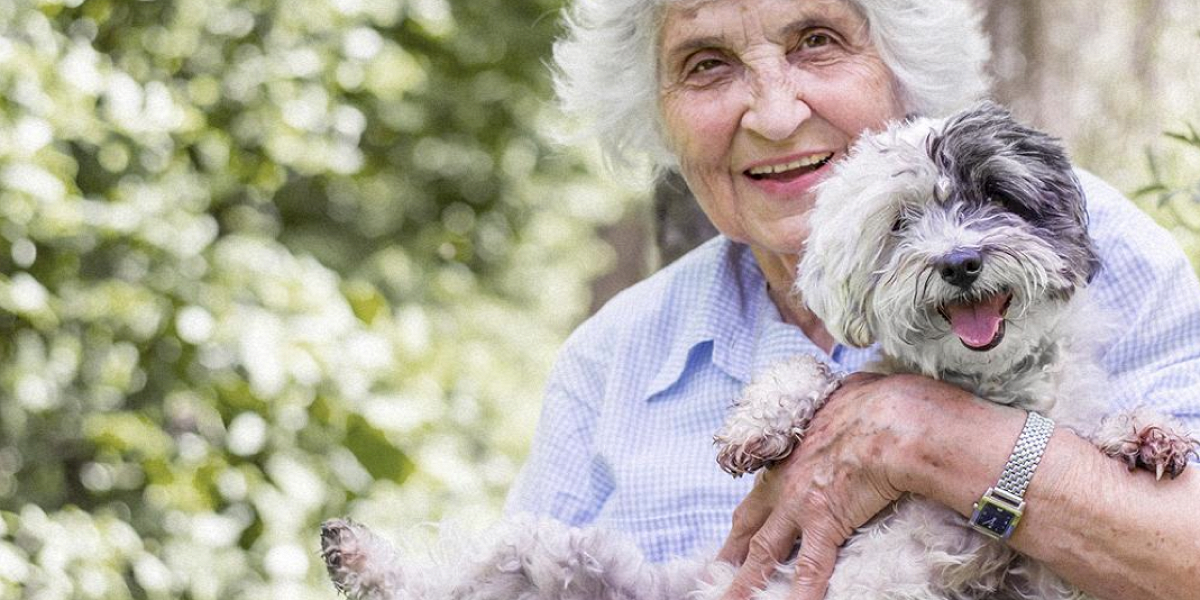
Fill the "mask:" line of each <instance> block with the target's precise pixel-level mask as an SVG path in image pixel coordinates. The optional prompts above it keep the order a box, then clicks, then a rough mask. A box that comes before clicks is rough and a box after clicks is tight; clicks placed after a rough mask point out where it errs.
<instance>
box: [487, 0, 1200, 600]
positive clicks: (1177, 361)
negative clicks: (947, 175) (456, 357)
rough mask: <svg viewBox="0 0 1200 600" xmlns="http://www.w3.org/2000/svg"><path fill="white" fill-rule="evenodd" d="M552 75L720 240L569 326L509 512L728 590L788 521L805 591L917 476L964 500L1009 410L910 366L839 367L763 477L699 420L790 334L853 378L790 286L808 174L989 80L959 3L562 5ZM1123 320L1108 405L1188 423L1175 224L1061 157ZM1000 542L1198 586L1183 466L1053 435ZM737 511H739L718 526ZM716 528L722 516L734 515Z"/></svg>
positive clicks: (993, 465)
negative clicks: (719, 460) (699, 570)
mask: <svg viewBox="0 0 1200 600" xmlns="http://www.w3.org/2000/svg"><path fill="white" fill-rule="evenodd" d="M567 25H568V33H567V35H566V37H565V38H564V39H562V40H561V41H560V42H559V43H558V45H557V46H556V47H555V61H556V65H557V67H558V80H557V83H558V91H559V94H560V97H561V100H562V103H563V106H564V107H565V108H566V110H567V111H569V112H571V113H574V114H576V115H580V116H582V117H584V118H585V121H586V122H587V123H589V124H590V125H591V126H592V127H593V130H592V132H593V133H594V134H595V135H596V136H597V137H598V138H599V139H600V140H601V141H602V143H603V144H604V147H605V148H606V149H607V151H608V152H609V154H610V156H612V157H613V158H614V159H617V160H618V161H619V160H622V159H626V158H630V157H632V156H635V155H639V154H641V155H647V156H649V157H651V159H652V160H653V161H654V162H655V164H657V165H659V166H660V167H663V168H667V169H677V170H678V171H679V172H680V173H681V174H682V175H683V177H684V178H685V179H686V181H687V183H688V185H689V187H690V188H691V190H692V191H693V193H694V194H695V196H696V198H697V200H698V202H699V203H700V205H701V207H702V208H703V210H704V212H705V214H707V216H708V217H709V219H711V221H712V222H713V224H714V225H715V226H716V228H717V229H718V230H719V231H720V233H721V234H722V235H720V236H718V237H717V238H716V239H714V240H713V241H711V242H709V243H707V244H705V245H704V246H702V247H700V248H698V249H696V250H695V251H693V252H692V253H690V254H689V255H688V256H686V257H684V258H683V259H681V260H679V261H677V262H676V263H674V264H672V265H671V266H669V267H667V268H665V269H663V270H662V271H660V272H659V273H657V274H655V275H654V276H653V277H651V278H649V279H647V280H646V281H643V282H641V283H640V284H638V285H636V286H634V287H632V288H631V289H629V290H627V291H626V292H625V293H623V294H622V295H620V296H619V297H617V298H616V299H614V300H613V301H612V302H610V303H609V305H608V306H606V307H605V308H604V309H602V310H601V311H600V312H599V313H597V314H596V315H595V316H594V317H593V318H591V319H590V320H589V321H587V322H586V323H584V324H583V325H582V326H580V327H579V329H578V330H577V331H576V332H575V333H574V334H573V335H572V336H571V338H570V339H569V341H568V342H567V344H566V345H565V347H564V348H563V350H562V352H561V355H560V358H559V360H558V362H557V365H556V368H555V370H554V372H553V375H552V377H551V380H550V382H549V385H548V389H547V392H546V398H545V407H544V412H543V416H542V420H541V424H540V426H539V429H538V432H537V435H536V438H535V441H534V447H533V451H532V454H531V457H530V459H529V462H528V464H527V466H526V469H525V471H524V473H523V475H522V478H521V481H520V482H519V484H518V486H517V488H516V489H515V490H514V491H513V493H512V495H511V497H510V500H509V506H508V509H509V510H510V511H512V512H517V511H529V512H535V513H542V514H548V515H551V516H554V517H556V518H558V519H560V520H562V521H565V522H567V523H570V524H597V525H601V526H604V527H609V528H615V529H619V530H623V531H626V532H628V533H629V534H630V535H631V536H632V537H633V538H634V539H635V540H636V541H637V542H638V544H639V545H640V546H641V547H642V548H643V549H644V551H645V552H646V553H647V555H648V556H650V557H652V558H654V559H658V560H664V559H667V558H669V557H672V556H676V555H686V554H689V553H693V552H698V551H703V550H705V549H711V548H716V547H718V546H719V545H720V544H721V541H722V540H724V545H723V547H722V548H721V551H720V555H721V557H722V558H724V559H727V560H729V561H731V562H734V563H737V564H741V568H740V570H739V572H738V576H737V579H736V581H735V584H734V586H733V588H732V589H731V591H730V595H731V596H733V597H744V596H745V595H746V594H747V593H748V591H749V590H750V589H752V588H755V587H757V586H759V585H760V584H761V582H762V581H763V580H764V578H765V574H766V573H767V572H768V571H769V569H771V568H773V566H774V565H775V564H776V562H777V561H782V560H783V559H784V558H785V557H786V556H787V555H788V554H789V553H790V552H791V551H792V550H793V547H794V545H795V543H796V541H797V540H798V539H799V540H800V541H801V543H800V546H799V550H798V552H799V561H798V564H797V571H796V574H795V581H796V584H795V597H797V598H805V599H817V598H821V597H822V596H823V594H824V589H825V585H826V582H827V579H828V577H829V575H830V573H831V572H832V570H833V568H834V563H835V561H836V558H837V549H838V547H839V545H840V544H841V543H842V542H843V541H844V540H845V539H846V538H847V536H848V535H849V534H850V533H851V532H852V531H853V529H854V528H855V527H857V526H859V525H861V524H863V523H865V522H866V521H867V520H869V519H870V518H871V517H872V516H873V515H875V514H876V513H877V512H879V511H881V510H882V509H884V508H885V507H886V506H888V504H889V503H891V502H892V501H894V500H896V499H897V498H899V497H900V496H901V495H902V494H903V493H906V492H911V493H917V494H920V495H923V496H925V497H927V498H929V499H931V500H933V501H935V502H938V503H941V504H943V505H945V506H947V507H950V508H951V509H953V510H956V511H958V512H960V513H962V514H963V515H964V516H965V515H969V514H970V513H971V508H972V504H973V503H974V502H975V501H976V500H977V499H979V496H980V494H981V492H982V491H983V490H985V489H987V488H988V487H989V486H991V485H992V484H993V483H994V482H995V481H996V479H997V476H998V474H999V473H1000V472H1001V470H1002V468H1003V467H1004V465H1005V463H1006V460H1007V459H1008V456H1009V454H1010V452H1011V451H1012V449H1013V442H1014V440H1015V439H1016V438H1017V434H1018V432H1020V431H1021V429H1022V425H1023V423H1024V422H1025V420H1026V415H1025V414H1024V412H1023V411H1020V410H1018V409H1014V408H1010V407H1005V406H1000V405H995V404H990V403H982V402H979V401H977V400H973V399H972V398H971V396H970V395H969V394H967V393H966V392H964V391H962V390H960V389H957V388H954V387H952V386H949V385H947V384H944V383H941V382H938V381H934V380H932V379H928V378H924V377H919V376H890V377H881V376H871V375H855V376H851V377H850V378H849V380H848V382H847V383H846V385H844V386H843V387H842V388H841V389H840V391H838V392H837V393H836V394H835V395H834V396H833V397H832V398H831V399H830V400H829V402H828V403H827V404H826V405H825V406H824V407H823V408H822V409H821V410H820V411H819V412H818V414H817V415H816V417H815V419H814V421H813V424H812V427H811V429H810V431H809V433H808V435H807V437H806V439H805V441H804V443H803V444H802V445H801V446H800V448H799V450H798V451H797V452H795V453H793V455H792V456H790V457H789V458H788V459H787V460H786V461H784V462H783V463H780V464H779V465H777V466H775V467H774V468H773V469H771V470H770V471H768V472H766V473H765V475H764V476H762V477H760V478H758V480H757V481H754V482H752V481H749V480H745V479H742V480H735V479H732V478H730V477H728V476H727V475H725V474H724V473H723V472H721V470H720V469H719V468H718V467H717V465H716V463H715V462H714V453H715V451H714V449H713V446H712V443H711V441H710V440H711V434H712V433H713V432H714V431H716V430H717V429H718V428H719V426H720V424H721V422H722V419H723V417H724V415H725V413H726V410H727V408H728V406H729V404H730V402H731V400H732V399H733V398H734V397H736V396H737V394H738V392H739V389H740V388H742V387H743V386H744V385H745V384H746V383H747V382H748V380H749V378H750V376H751V374H753V373H754V372H755V371H757V370H760V369H762V368H763V367H765V366H767V365H770V364H772V363H774V362H776V361H778V360H780V359H781V358H783V357H786V356H789V355H794V354H801V353H808V354H815V355H817V356H820V357H822V359H823V360H825V361H826V362H828V363H829V364H831V365H833V366H834V367H835V368H836V369H839V370H846V371H854V370H856V369H858V368H859V367H860V366H861V365H863V364H864V363H866V362H867V361H869V360H871V359H872V358H874V357H875V356H876V350H874V349H871V348H867V349H857V348H850V347H844V346H841V345H839V344H838V343H836V341H835V340H834V339H833V338H832V337H831V336H830V334H829V333H828V332H827V331H826V329H825V327H824V325H823V324H822V323H821V322H820V320H819V319H817V318H816V317H815V316H814V315H813V314H812V313H811V312H810V311H809V310H808V309H806V307H805V304H804V299H803V298H797V297H795V296H794V295H793V294H791V290H792V284H793V281H794V279H795V277H796V272H795V269H796V266H797V263H798V255H799V253H801V252H803V248H804V242H805V239H806V237H807V236H808V233H809V230H808V225H807V218H806V215H807V213H808V211H809V209H810V207H811V206H812V204H813V200H814V198H813V196H814V192H813V190H814V186H815V185H816V184H817V183H818V182H820V181H821V180H822V178H823V177H825V176H826V174H827V173H828V172H829V170H830V166H829V165H830V163H832V162H833V161H836V160H838V159H839V158H840V157H841V156H843V155H844V154H845V153H846V151H847V149H848V148H849V147H850V146H851V144H853V143H854V141H855V139H856V138H857V137H858V136H859V135H860V134H861V133H862V132H864V131H866V130H878V129H880V128H882V127H883V126H884V125H885V124H886V123H887V122H888V121H889V120H894V119H897V118H900V117H903V116H905V115H909V114H920V115H929V116H940V115H944V114H946V113H948V112H950V111H953V110H956V109H959V108H962V107H963V106H965V105H966V104H968V103H970V102H971V101H972V100H973V99H975V98H977V97H979V96H981V95H982V94H984V93H985V92H986V78H985V76H984V75H983V68H984V64H985V62H986V59H987V54H988V44H987V42H986V39H985V38H984V36H983V34H982V33H981V32H980V29H979V18H978V15H977V14H975V12H974V10H973V9H972V8H971V6H970V4H969V3H968V2H965V1H955V0H700V1H691V0H679V1H670V0H575V4H574V7H573V9H572V11H571V12H570V13H569V18H568V20H567ZM1079 176H1080V179H1081V181H1082V183H1083V186H1084V189H1085V192H1086V194H1087V197H1088V210H1089V212H1090V217H1091V233H1092V235H1093V236H1094V238H1095V239H1096V243H1097V246H1098V248H1099V251H1100V254H1101V257H1102V259H1103V261H1104V265H1105V268H1104V270H1103V271H1102V272H1101V274H1100V275H1099V276H1098V277H1097V278H1096V279H1095V281H1094V283H1093V284H1092V289H1093V296H1094V297H1095V298H1096V299H1097V300H1098V301H1099V302H1101V303H1102V304H1104V305H1105V307H1106V308H1108V309H1110V310H1112V311H1114V312H1115V313H1116V314H1119V315H1120V316H1121V318H1120V320H1119V327H1120V332H1119V335H1117V336H1116V337H1115V339H1114V340H1113V341H1112V342H1111V343H1110V344H1109V345H1108V346H1107V347H1106V348H1105V352H1104V356H1103V364H1104V366H1105V367H1106V368H1107V369H1108V370H1109V372H1110V373H1111V374H1112V376H1113V382H1114V385H1115V386H1117V388H1118V392H1119V393H1118V394H1117V396H1118V397H1119V398H1120V401H1121V402H1122V403H1123V404H1126V405H1135V404H1148V405H1152V406H1154V407H1156V408H1158V409H1160V410H1162V411H1163V412H1168V413H1173V414H1175V415H1176V416H1177V417H1180V418H1182V419H1190V423H1191V424H1192V425H1195V424H1197V423H1200V285H1198V284H1197V281H1196V278H1195V276H1194V274H1193V272H1192V270H1191V268H1190V266H1189V265H1188V263H1187V262H1186V260H1185V259H1184V257H1183V255H1182V253H1181V252H1180V250H1179V249H1178V248H1177V247H1176V246H1175V244H1174V243H1173V242H1172V241H1171V239H1170V238H1169V236H1168V235H1167V234H1166V233H1165V232H1164V231H1162V230H1161V229H1160V228H1158V227H1157V226H1155V225H1154V224H1153V223H1152V222H1150V221H1149V219H1147V218H1146V217H1145V216H1144V215H1142V214H1140V213H1139V212H1138V211H1137V210H1136V209H1135V208H1134V207H1133V206H1132V205H1131V204H1130V203H1129V202H1128V201H1127V200H1125V199H1123V198H1122V197H1121V196H1120V195H1119V194H1118V193H1116V192H1115V191H1114V190H1112V189H1111V188H1110V187H1108V186H1106V185H1105V184H1104V183H1103V182H1101V181H1099V180H1097V179H1096V178H1095V177H1093V176H1091V175H1089V174H1087V173H1080V174H1079ZM1025 498H1026V501H1027V503H1028V505H1029V506H1030V507H1031V509H1030V510H1029V512H1028V513H1027V516H1026V518H1025V520H1023V521H1022V523H1021V525H1020V528H1019V529H1018V530H1017V531H1016V533H1015V534H1014V535H1013V536H1012V537H1011V539H1010V540H1009V543H1010V544H1011V546H1012V547H1013V548H1014V549H1016V550H1017V551H1018V552H1021V553H1024V554H1027V555H1029V556H1031V557H1033V558H1035V559H1037V560H1040V561H1042V562H1044V563H1046V564H1048V565H1049V566H1050V567H1051V568H1052V569H1053V570H1055V571H1056V572H1057V573H1059V574H1060V575H1061V576H1063V577H1064V578H1065V579H1067V580H1068V581H1070V582H1071V583H1073V584H1075V585H1076V586H1078V587H1079V588H1081V589H1084V590H1086V591H1088V592H1090V593H1092V594H1094V595H1096V596H1098V597H1101V598H1109V599H1116V598H1139V599H1143V598H1164V599H1165V598H1184V597H1195V594H1196V591H1195V590H1197V589H1200V518H1197V515H1198V514H1200V511H1198V510H1197V509H1200V473H1198V470H1197V469H1196V468H1192V469H1189V470H1187V471H1185V472H1184V474H1183V475H1182V476H1181V477H1180V478H1179V479H1177V480H1175V481H1163V482H1156V481H1155V478H1154V476H1153V475H1150V474H1147V473H1143V472H1130V471H1128V470H1127V469H1126V468H1125V467H1124V466H1122V465H1121V464H1118V463H1117V462H1116V461H1114V460H1111V459H1109V458H1107V457H1104V456H1103V455H1101V454H1100V453H1098V452H1097V451H1096V450H1095V448H1094V447H1093V446H1092V445H1090V444H1089V443H1088V442H1087V441H1085V440H1083V439H1080V438H1079V437H1077V436H1075V435H1074V434H1072V433H1071V432H1069V431H1066V430H1063V429H1059V430H1057V431H1055V433H1054V435H1053V437H1052V438H1051V439H1050V442H1049V445H1048V447H1047V448H1046V449H1045V453H1044V456H1043V458H1042V463H1041V466H1040V467H1039V470H1038V472H1037V477H1036V478H1035V479H1034V480H1033V482H1032V484H1031V485H1030V487H1029V489H1028V490H1027V492H1026V496H1025ZM731 516H732V519H731ZM731 522H732V526H731Z"/></svg>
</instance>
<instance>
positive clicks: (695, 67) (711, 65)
mask: <svg viewBox="0 0 1200 600" xmlns="http://www.w3.org/2000/svg"><path fill="white" fill-rule="evenodd" d="M723 64H725V63H724V62H722V61H721V60H720V59H716V58H705V59H701V60H698V61H696V62H695V63H694V64H692V68H691V69H689V70H688V74H689V75H695V74H698V73H704V72H705V71H711V70H713V69H716V68H718V67H720V66H721V65H723Z"/></svg>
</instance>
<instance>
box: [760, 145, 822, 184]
mask: <svg viewBox="0 0 1200 600" xmlns="http://www.w3.org/2000/svg"><path fill="white" fill-rule="evenodd" d="M832 158H833V153H832V152H829V153H827V154H815V155H813V156H806V157H804V158H800V159H797V160H794V161H791V162H788V163H783V164H778V165H767V166H762V167H754V168H752V169H746V171H745V173H746V176H747V177H749V178H750V179H753V180H755V181H763V180H771V181H791V180H793V179H796V178H797V177H801V176H803V175H807V174H809V173H812V172H813V171H816V170H817V169H820V168H821V167H823V166H825V165H827V164H829V161H830V160H831V159H832Z"/></svg>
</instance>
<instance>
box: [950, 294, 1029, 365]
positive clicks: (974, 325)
mask: <svg viewBox="0 0 1200 600" xmlns="http://www.w3.org/2000/svg"><path fill="white" fill-rule="evenodd" d="M1011 304H1012V294H1011V293H1008V292H1001V293H998V294H995V295H992V296H988V297H986V298H980V299H973V300H965V301H960V302H951V303H949V304H946V305H944V306H940V307H938V313H939V314H941V315H942V318H943V319H946V322H947V323H949V324H950V329H951V330H952V331H953V332H954V335H956V336H958V339H959V341H960V342H962V345H964V346H966V347H967V348H968V349H970V350H974V351H976V352H986V351H988V350H991V349H992V348H995V347H996V346H999V345H1000V342H1001V340H1003V339H1004V324H1005V320H1004V317H1005V315H1007V314H1008V307H1009V306H1010V305H1011Z"/></svg>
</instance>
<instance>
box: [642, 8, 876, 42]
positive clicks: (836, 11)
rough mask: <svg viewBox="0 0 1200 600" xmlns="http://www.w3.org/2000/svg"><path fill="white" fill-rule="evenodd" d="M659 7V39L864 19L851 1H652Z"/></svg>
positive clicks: (854, 22)
mask: <svg viewBox="0 0 1200 600" xmlns="http://www.w3.org/2000/svg"><path fill="white" fill-rule="evenodd" d="M653 1H654V2H655V4H657V6H658V9H659V14H660V17H659V19H660V20H659V23H660V27H659V31H660V41H662V42H667V41H668V40H669V36H670V34H676V35H678V33H679V30H687V29H697V28H699V29H704V30H709V31H711V32H714V33H715V32H717V31H718V30H722V31H724V32H725V33H737V32H738V30H739V29H742V28H744V27H746V26H747V24H749V23H755V24H761V25H762V26H763V27H764V28H766V29H770V28H771V26H772V25H773V26H774V27H776V28H782V27H784V26H785V25H787V24H788V23H790V22H793V21H795V20H797V19H807V20H814V21H815V20H828V21H830V22H832V23H838V24H842V25H845V26H864V25H865V24H866V20H865V18H864V16H863V14H862V12H860V11H859V9H858V6H857V5H856V4H854V3H853V2H851V1H850V0H653Z"/></svg>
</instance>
